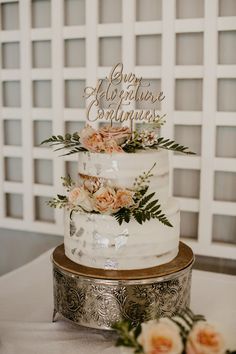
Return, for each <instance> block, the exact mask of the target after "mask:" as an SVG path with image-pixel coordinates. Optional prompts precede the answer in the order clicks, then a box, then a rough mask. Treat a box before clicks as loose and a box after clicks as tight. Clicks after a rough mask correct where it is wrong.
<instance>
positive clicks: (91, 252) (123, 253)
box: [64, 198, 180, 270]
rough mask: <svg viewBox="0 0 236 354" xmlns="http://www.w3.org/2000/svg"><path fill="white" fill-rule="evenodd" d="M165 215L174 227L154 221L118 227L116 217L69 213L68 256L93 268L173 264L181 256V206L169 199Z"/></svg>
mask: <svg viewBox="0 0 236 354" xmlns="http://www.w3.org/2000/svg"><path fill="white" fill-rule="evenodd" d="M164 212H165V213H166V215H167V218H168V220H169V221H170V222H171V224H172V225H173V227H168V226H165V225H163V224H162V223H161V222H159V221H158V220H155V219H151V220H150V221H146V222H145V223H144V224H142V225H140V224H138V223H137V222H136V221H135V220H131V221H130V222H129V223H123V224H122V225H119V224H118V222H117V221H116V220H115V218H114V217H112V216H108V215H100V214H83V213H74V214H73V215H72V220H70V219H69V215H68V213H66V216H65V221H66V230H65V240H64V243H65V253H66V256H67V257H68V258H70V259H71V260H72V261H74V262H76V263H79V264H82V265H85V266H88V267H94V268H103V269H104V268H105V269H118V270H122V269H123V270H124V269H141V268H149V267H153V266H157V265H160V264H164V263H166V262H169V261H171V260H172V259H173V258H174V257H175V256H176V255H177V253H178V244H179V228H180V216H179V214H180V213H179V208H178V203H177V202H176V201H175V199H173V198H169V200H168V203H167V205H166V207H165V210H164Z"/></svg>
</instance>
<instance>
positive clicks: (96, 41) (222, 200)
mask: <svg viewBox="0 0 236 354" xmlns="http://www.w3.org/2000/svg"><path fill="white" fill-rule="evenodd" d="M0 5H1V38H0V41H1V65H0V67H1V71H0V79H1V86H0V90H1V92H0V100H1V104H0V106H1V108H0V110H1V111H0V118H1V119H0V132H1V135H0V227H2V228H8V229H15V230H27V231H30V232H34V233H38V232H40V233H43V234H46V235H47V234H58V235H62V234H63V217H62V212H61V211H57V210H56V211H55V210H52V209H49V208H48V207H47V205H46V202H47V200H48V199H49V198H50V197H51V196H53V195H54V194H55V193H61V192H62V187H61V183H60V176H62V175H64V174H65V173H66V172H69V173H70V174H71V175H72V176H75V175H76V157H75V156H70V157H67V158H58V157H57V154H53V152H52V151H51V150H50V149H49V148H47V147H45V146H40V142H41V141H42V140H43V139H45V138H46V137H48V136H50V135H51V134H64V133H65V132H73V131H75V130H79V129H81V128H82V127H83V125H84V122H85V108H86V103H85V101H84V98H83V89H84V87H85V86H86V85H94V84H95V82H96V79H97V78H104V77H105V75H107V73H108V72H109V70H110V67H111V66H112V65H113V64H115V63H117V62H119V61H122V62H123V63H124V67H125V70H126V71H134V72H135V73H136V74H137V75H139V76H142V77H143V78H144V79H145V80H147V81H149V82H151V86H152V87H153V88H156V89H161V90H163V91H164V93H165V96H166V99H165V101H164V102H162V107H161V110H162V112H163V113H167V114H168V118H167V123H166V125H165V127H164V128H163V132H162V133H163V134H164V135H165V136H167V137H173V138H175V139H176V140H178V141H179V142H181V143H183V144H185V145H187V146H189V147H191V149H192V150H194V151H195V152H196V153H197V155H196V156H181V155H177V154H176V155H172V156H171V164H172V166H173V169H172V172H171V180H172V192H173V194H174V195H175V196H177V197H178V198H179V199H180V205H181V211H182V212H181V235H182V237H183V239H184V240H186V242H188V243H189V244H190V245H191V246H192V247H193V249H194V250H195V252H196V253H197V254H200V255H207V256H216V257H224V258H236V99H235V92H236V1H235V0H205V1H203V0H198V1H196V0H176V1H175V0H165V1H160V0H136V1H135V0H123V1H121V0H86V1H85V0H51V1H50V0H32V1H30V0H24V1H15V0H0ZM139 108H142V105H140V104H139Z"/></svg>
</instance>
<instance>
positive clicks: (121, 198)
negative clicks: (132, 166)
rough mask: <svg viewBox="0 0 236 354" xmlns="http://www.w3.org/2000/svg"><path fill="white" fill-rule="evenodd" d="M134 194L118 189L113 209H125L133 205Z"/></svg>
mask: <svg viewBox="0 0 236 354" xmlns="http://www.w3.org/2000/svg"><path fill="white" fill-rule="evenodd" d="M133 195H134V192H132V191H129V190H127V189H118V191H117V192H116V202H115V208H116V209H120V208H127V207H130V206H131V205H133V204H134V200H133Z"/></svg>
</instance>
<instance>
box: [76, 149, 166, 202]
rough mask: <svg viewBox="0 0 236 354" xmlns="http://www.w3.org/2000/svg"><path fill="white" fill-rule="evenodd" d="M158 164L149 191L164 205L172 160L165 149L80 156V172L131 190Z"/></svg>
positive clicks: (82, 154)
mask: <svg viewBox="0 0 236 354" xmlns="http://www.w3.org/2000/svg"><path fill="white" fill-rule="evenodd" d="M155 163H156V166H155V167H154V168H153V170H152V174H153V177H152V178H151V180H150V185H149V188H150V189H149V190H150V192H156V196H157V198H158V199H159V200H160V203H162V204H165V203H166V202H167V199H168V197H169V159H168V152H167V151H166V150H160V151H151V150H147V151H139V152H136V153H129V154H127V153H115V154H101V153H90V152H83V153H80V154H79V160H78V172H79V173H80V174H83V175H88V176H94V177H102V178H106V179H109V180H110V181H111V183H112V184H114V185H118V186H121V187H125V188H132V186H133V183H134V180H135V178H136V177H138V176H139V175H141V174H142V173H143V172H147V171H149V170H150V168H151V167H152V166H153V165H154V164H155Z"/></svg>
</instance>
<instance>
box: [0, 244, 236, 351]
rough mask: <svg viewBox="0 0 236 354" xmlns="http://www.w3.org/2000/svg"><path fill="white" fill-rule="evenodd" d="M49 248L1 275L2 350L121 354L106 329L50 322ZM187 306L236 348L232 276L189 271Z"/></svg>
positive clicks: (235, 300)
mask: <svg viewBox="0 0 236 354" xmlns="http://www.w3.org/2000/svg"><path fill="white" fill-rule="evenodd" d="M51 253H52V250H50V251H48V252H46V253H44V254H43V255H41V256H40V257H39V258H37V259H35V260H34V261H33V262H31V263H29V264H27V265H25V266H23V267H21V268H18V269H17V270H15V271H13V272H11V273H9V274H6V275H4V276H2V277H0V354H74V353H77V354H100V353H104V354H116V353H119V350H118V349H117V348H115V347H114V346H113V344H114V338H112V335H111V333H110V332H104V331H94V330H89V329H86V328H83V327H79V326H76V325H73V324H70V323H68V322H66V321H64V320H62V319H59V320H58V321H57V322H56V323H52V322H51V318H52V311H53V298H52V270H51V263H50V255H51ZM191 308H192V310H193V311H195V312H198V313H202V314H205V315H206V316H207V318H208V319H211V320H212V321H214V322H218V324H219V325H220V327H221V328H223V330H224V333H225V336H226V339H227V343H228V347H229V348H230V349H233V348H235V349H236V277H234V276H229V275H223V274H215V273H209V272H202V271H196V270H195V271H193V283H192V300H191Z"/></svg>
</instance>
